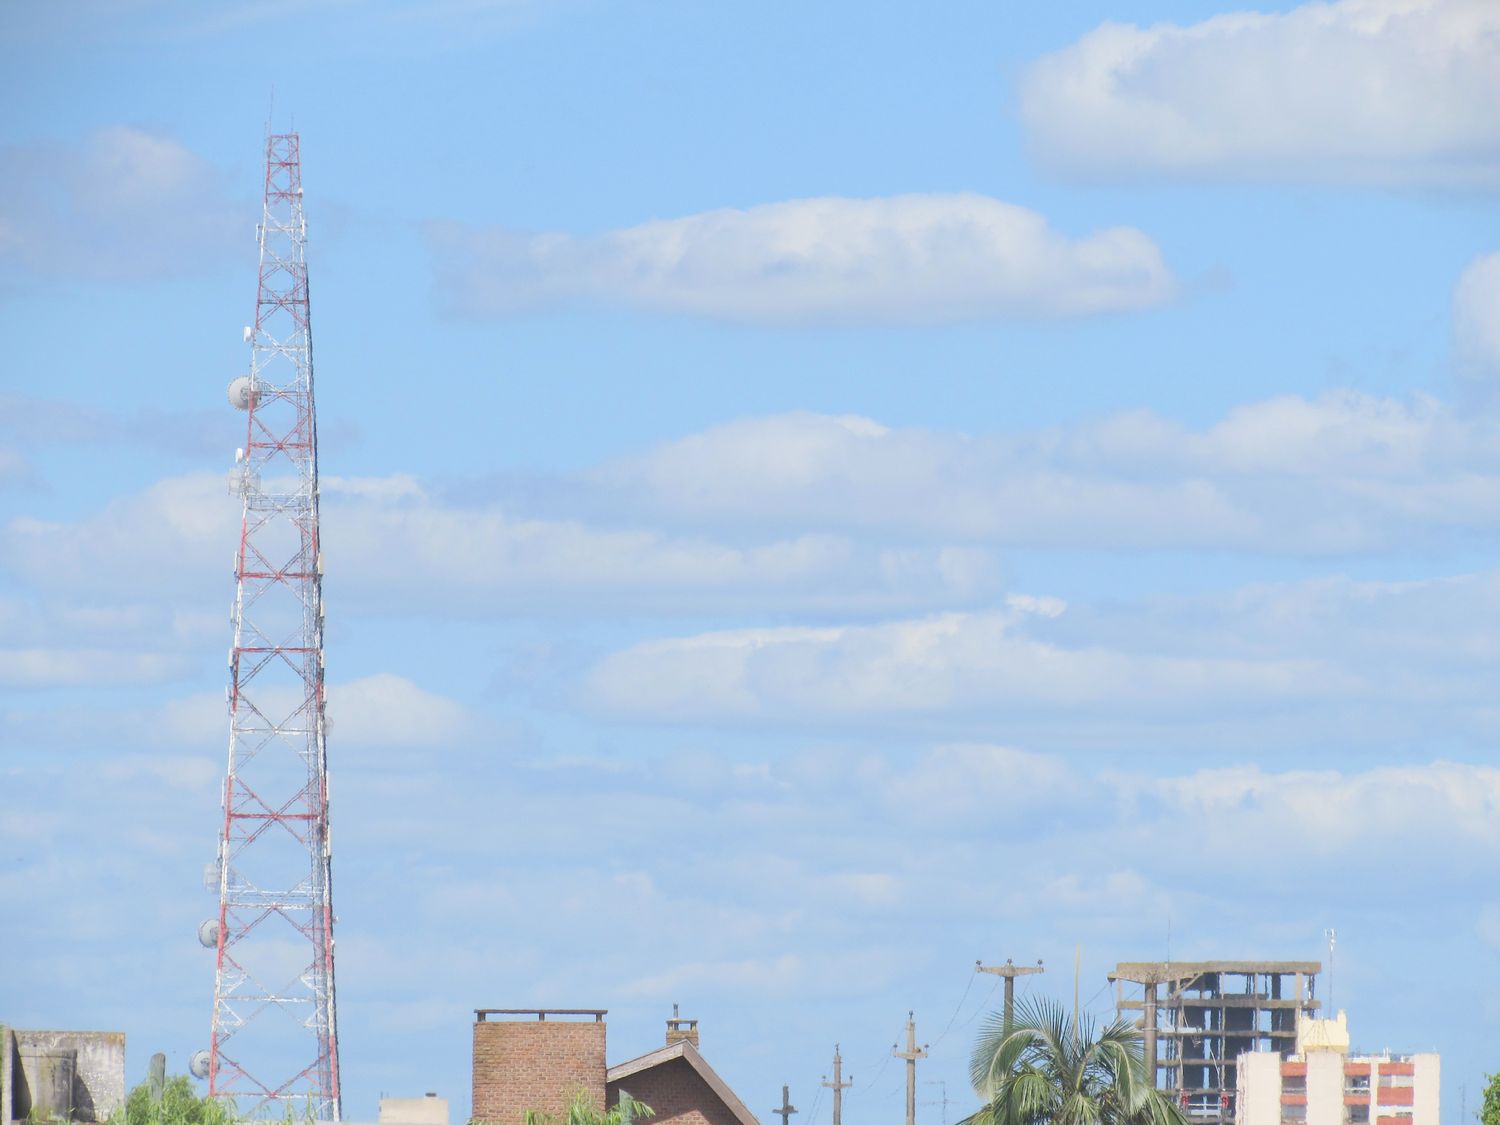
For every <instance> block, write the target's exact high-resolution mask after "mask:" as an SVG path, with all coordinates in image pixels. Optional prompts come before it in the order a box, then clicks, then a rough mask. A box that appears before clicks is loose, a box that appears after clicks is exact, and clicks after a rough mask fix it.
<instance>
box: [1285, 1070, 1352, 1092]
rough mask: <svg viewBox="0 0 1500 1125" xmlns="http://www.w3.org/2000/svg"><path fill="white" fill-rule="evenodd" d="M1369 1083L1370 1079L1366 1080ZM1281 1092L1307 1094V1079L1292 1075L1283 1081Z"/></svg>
mask: <svg viewBox="0 0 1500 1125" xmlns="http://www.w3.org/2000/svg"><path fill="white" fill-rule="evenodd" d="M1366 1081H1368V1079H1366ZM1281 1092H1282V1093H1283V1094H1305V1093H1307V1077H1306V1075H1302V1074H1294V1075H1290V1076H1288V1077H1286V1078H1283V1079H1282V1080H1281Z"/></svg>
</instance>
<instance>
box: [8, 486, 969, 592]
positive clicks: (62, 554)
mask: <svg viewBox="0 0 1500 1125" xmlns="http://www.w3.org/2000/svg"><path fill="white" fill-rule="evenodd" d="M322 517H323V528H324V536H323V538H324V543H325V544H326V548H325V557H326V560H327V568H328V576H327V581H326V592H327V593H328V596H329V598H330V601H331V604H332V605H334V606H336V605H337V604H338V601H339V600H340V599H351V600H353V601H356V602H363V603H365V604H379V605H380V606H381V607H382V608H383V609H398V610H439V611H459V612H465V613H468V612H474V611H484V612H490V611H494V610H497V609H507V610H516V609H522V610H527V611H544V612H570V611H574V610H577V609H579V608H583V607H588V608H592V609H597V608H598V607H599V606H601V605H603V606H616V607H622V608H628V609H629V610H630V611H632V612H669V613H670V612H699V611H706V610H713V611H723V610H727V609H743V608H755V607H772V608H780V609H788V610H805V609H818V608H822V609H826V608H840V609H844V610H854V611H870V610H876V611H889V610H892V609H899V608H904V607H913V606H918V607H920V606H932V605H949V604H953V603H954V602H960V603H963V602H972V601H975V600H978V599H980V598H983V597H985V596H987V595H989V594H991V593H993V592H994V590H995V588H996V582H997V575H996V568H995V565H994V561H993V559H992V558H991V556H990V555H989V554H988V552H986V551H984V550H982V549H978V548H974V547H969V546H957V547H926V546H914V547H906V546H897V547H888V548H880V547H872V546H869V545H866V544H863V543H861V542H859V541H857V540H855V539H852V538H849V537H845V536H838V535H825V534H812V533H810V534H805V535H796V536H792V537H776V536H770V537H766V538H763V539H761V540H760V541H758V542H750V543H742V542H738V541H732V540H730V539H728V538H727V537H725V538H719V539H712V538H706V537H702V536H698V535H693V534H687V535H673V534H669V533H663V532H660V531H656V530H654V529H652V528H650V527H649V526H642V527H637V528H632V529H616V528H608V527H598V526H591V525H589V524H587V523H583V522H580V521H577V520H568V519H532V518H527V517H524V516H513V515H510V514H508V513H507V512H506V511H505V510H504V509H503V508H498V507H493V506H491V507H461V506H453V505H448V504H444V503H442V502H441V501H439V500H437V499H434V498H432V497H430V496H429V495H428V494H427V493H426V492H425V491H424V490H423V489H422V488H421V487H420V485H418V484H417V483H416V482H415V481H413V480H412V478H410V477H407V476H395V477H390V478H377V479H368V478H366V479H358V480H351V479H335V480H334V481H333V482H331V484H330V487H329V489H328V491H327V493H326V494H325V496H324V502H323V508H322ZM238 521H239V510H238V507H237V506H236V502H235V501H234V499H233V498H231V497H230V496H229V495H228V490H227V487H226V483H225V478H223V477H220V476H217V475H214V474H193V475H190V476H185V477H174V478H168V479H166V480H163V481H160V482H158V483H156V484H154V485H152V486H151V487H149V488H148V489H146V490H145V491H144V492H142V493H139V494H135V495H131V496H125V497H121V498H118V499H116V500H114V501H112V502H111V503H109V504H108V505H106V506H105V507H104V508H103V509H102V510H100V511H99V512H97V513H94V514H93V515H90V516H86V517H84V518H83V519H82V520H80V521H78V522H76V523H64V522H60V521H56V520H39V519H35V518H31V517H18V518H15V519H13V520H11V521H10V523H9V524H8V525H7V526H6V528H5V532H6V534H5V535H4V537H3V538H0V565H3V566H5V567H7V568H8V569H10V570H11V571H13V572H14V573H16V574H18V575H20V576H21V577H23V578H25V579H26V580H27V581H29V582H30V583H31V584H32V585H33V586H34V587H35V588H37V589H40V590H44V591H48V592H54V593H56V592H62V593H67V594H70V595H73V596H76V597H82V598H84V599H87V600H93V599H98V598H103V597H106V596H109V595H110V594H111V593H112V592H113V591H115V590H117V589H118V588H119V585H120V583H121V582H122V581H125V580H128V581H129V584H130V588H131V589H132V591H133V592H134V594H135V596H138V597H142V598H145V597H150V596H153V595H154V596H156V597H158V598H159V597H170V598H172V599H173V601H174V604H176V605H177V606H179V607H180V608H182V609H184V610H190V609H192V610H201V609H202V608H203V607H204V606H208V607H209V608H212V606H213V605H214V604H215V602H217V603H218V604H224V602H225V601H227V600H228V599H229V598H230V597H232V594H233V578H232V569H233V552H234V547H235V544H236V542H237V535H236V532H237V529H238Z"/></svg>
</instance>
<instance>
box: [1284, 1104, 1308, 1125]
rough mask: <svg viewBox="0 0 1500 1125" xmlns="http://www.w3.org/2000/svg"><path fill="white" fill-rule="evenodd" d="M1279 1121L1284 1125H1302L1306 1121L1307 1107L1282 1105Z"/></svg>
mask: <svg viewBox="0 0 1500 1125" xmlns="http://www.w3.org/2000/svg"><path fill="white" fill-rule="evenodd" d="M1281 1120H1282V1121H1283V1122H1285V1123H1286V1125H1302V1122H1304V1121H1306V1120H1307V1107H1306V1106H1305V1105H1284V1106H1282V1107H1281Z"/></svg>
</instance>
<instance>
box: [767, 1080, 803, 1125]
mask: <svg viewBox="0 0 1500 1125" xmlns="http://www.w3.org/2000/svg"><path fill="white" fill-rule="evenodd" d="M789 1094H790V1091H789V1090H788V1088H787V1087H785V1086H783V1087H782V1088H781V1108H780V1109H773V1110H772V1111H771V1112H772V1113H774V1114H775V1115H776V1116H777V1117H779V1118H781V1125H792V1114H794V1113H796V1112H797V1107H796V1106H794V1105H793V1104H792V1099H791V1097H790V1096H789Z"/></svg>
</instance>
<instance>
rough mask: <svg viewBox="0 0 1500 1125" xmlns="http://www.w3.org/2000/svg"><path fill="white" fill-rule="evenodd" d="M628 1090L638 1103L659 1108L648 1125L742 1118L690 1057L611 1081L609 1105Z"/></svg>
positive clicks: (720, 1124) (726, 1124)
mask: <svg viewBox="0 0 1500 1125" xmlns="http://www.w3.org/2000/svg"><path fill="white" fill-rule="evenodd" d="M622 1088H623V1089H625V1090H626V1091H628V1092H629V1094H630V1096H631V1097H632V1098H634V1099H635V1100H636V1101H638V1102H645V1103H646V1104H647V1105H649V1106H650V1107H651V1108H652V1109H654V1110H656V1116H655V1117H650V1118H646V1119H645V1122H646V1125H668V1123H669V1122H670V1123H672V1125H739V1122H738V1119H737V1118H736V1117H735V1116H734V1114H732V1113H730V1112H729V1109H728V1108H727V1107H726V1106H725V1105H724V1103H723V1102H721V1101H720V1100H719V1096H718V1095H717V1094H715V1093H714V1092H713V1090H711V1089H710V1088H709V1086H708V1083H707V1082H705V1081H703V1079H701V1078H699V1077H698V1073H697V1071H695V1070H694V1069H693V1068H692V1066H691V1064H689V1063H688V1061H687V1060H686V1059H672V1060H670V1061H669V1062H664V1063H662V1064H661V1065H660V1066H653V1067H652V1068H651V1069H650V1070H643V1071H641V1072H640V1073H639V1074H633V1075H631V1076H630V1077H629V1078H626V1079H625V1080H623V1081H621V1082H611V1083H610V1084H609V1104H610V1105H614V1104H615V1102H616V1101H617V1100H618V1099H619V1096H620V1090H621V1089H622Z"/></svg>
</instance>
